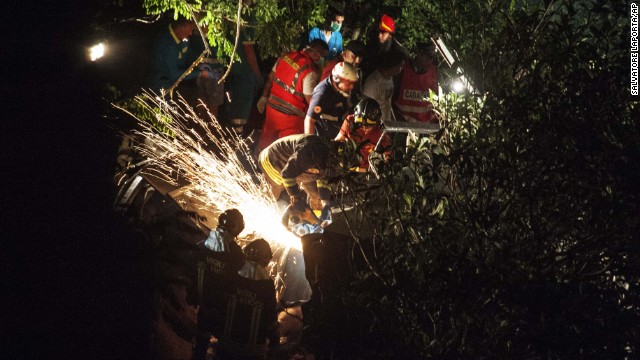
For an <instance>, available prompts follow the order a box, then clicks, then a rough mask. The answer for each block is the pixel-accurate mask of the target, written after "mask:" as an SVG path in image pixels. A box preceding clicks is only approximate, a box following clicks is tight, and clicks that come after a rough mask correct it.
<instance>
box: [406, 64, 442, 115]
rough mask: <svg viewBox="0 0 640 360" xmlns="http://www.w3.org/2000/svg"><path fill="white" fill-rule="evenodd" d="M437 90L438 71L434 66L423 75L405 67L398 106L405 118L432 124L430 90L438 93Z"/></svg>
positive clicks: (411, 67)
mask: <svg viewBox="0 0 640 360" xmlns="http://www.w3.org/2000/svg"><path fill="white" fill-rule="evenodd" d="M437 89H438V80H437V70H436V67H435V66H434V65H430V66H429V69H428V70H427V71H426V72H424V73H422V74H418V73H416V72H415V71H414V69H413V66H405V67H404V70H403V71H402V79H401V80H400V91H399V93H398V99H397V100H396V106H397V107H398V109H400V112H401V113H402V115H403V116H404V117H405V118H406V117H412V118H414V119H415V120H417V121H420V122H430V121H431V120H432V117H433V113H432V112H431V111H429V105H431V103H430V102H429V90H433V91H434V92H437Z"/></svg>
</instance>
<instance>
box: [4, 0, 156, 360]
mask: <svg viewBox="0 0 640 360" xmlns="http://www.w3.org/2000/svg"><path fill="white" fill-rule="evenodd" d="M91 3H92V2H91V1H88V2H87V1H83V2H80V1H79V2H77V3H75V2H74V3H71V2H68V3H66V2H56V3H55V5H49V6H47V5H43V4H41V3H38V4H39V5H38V6H36V5H35V4H36V3H33V4H32V5H30V6H32V7H31V8H22V9H21V8H13V9H12V12H11V13H8V12H6V11H5V14H4V15H9V16H11V17H12V19H10V20H9V21H3V23H2V25H1V26H2V30H3V31H2V33H3V37H2V39H1V40H0V49H1V51H0V64H2V66H0V75H1V78H2V80H1V81H0V91H1V98H2V104H3V106H2V113H3V121H2V124H3V131H2V133H3V135H4V136H3V138H6V139H5V140H4V141H3V144H4V146H5V150H4V154H5V157H6V158H5V161H3V165H2V173H3V180H4V181H3V182H2V183H3V184H4V185H3V186H2V188H3V196H2V199H3V200H4V201H3V207H2V209H3V210H2V215H3V216H2V218H3V220H4V221H3V224H4V227H3V228H4V229H5V231H4V234H3V235H2V237H3V240H2V242H1V243H2V251H1V252H0V256H1V258H0V263H1V264H2V266H3V268H2V270H1V271H2V274H3V275H2V288H3V290H4V296H2V299H3V303H2V306H1V308H2V310H4V311H5V312H6V316H3V320H2V323H3V325H4V326H3V327H2V330H1V331H2V332H0V337H1V338H2V339H3V350H2V356H1V357H3V358H14V359H21V358H38V359H39V358H48V359H61V358H64V359H75V358H84V359H100V358H105V359H107V358H109V359H128V358H136V357H137V354H138V353H137V352H138V351H140V349H141V348H142V346H143V345H142V344H144V342H145V339H144V338H142V336H143V335H144V334H145V332H144V331H143V328H142V326H143V324H144V322H143V315H142V314H143V309H144V307H145V306H146V305H148V304H147V303H146V302H145V301H146V298H144V297H143V295H144V292H143V291H142V290H141V287H140V283H139V282H138V280H137V279H136V278H135V276H134V271H133V268H132V266H133V252H132V251H131V250H132V248H131V243H130V242H128V241H127V240H128V238H127V235H126V234H124V233H123V232H122V230H121V229H120V227H119V226H117V224H116V222H115V221H114V219H113V218H112V215H111V211H110V203H111V192H112V186H111V176H112V172H113V162H114V160H115V151H116V146H117V140H116V138H115V136H114V130H113V129H112V127H110V126H109V125H108V124H107V122H106V121H105V120H104V119H103V118H102V117H101V115H102V114H103V113H104V109H105V103H104V102H103V101H101V100H100V91H99V90H100V86H101V85H102V79H101V78H100V77H99V76H98V75H97V74H96V72H95V71H94V69H93V68H92V67H91V65H90V64H88V63H86V62H85V61H84V59H83V58H82V54H83V51H84V48H83V47H82V46H81V44H82V43H83V42H84V41H85V38H86V37H87V34H88V33H89V29H90V27H89V25H90V22H91V20H92V16H93V14H95V11H96V10H97V9H96V7H95V5H90V4H91ZM92 6H93V7H92ZM7 158H8V159H7Z"/></svg>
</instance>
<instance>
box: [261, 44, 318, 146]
mask: <svg viewBox="0 0 640 360" xmlns="http://www.w3.org/2000/svg"><path fill="white" fill-rule="evenodd" d="M327 51H328V47H327V43H325V42H324V41H322V40H317V39H316V40H314V41H312V42H311V44H309V46H308V47H306V48H305V49H304V50H302V51H291V52H289V53H287V54H285V55H284V56H282V57H281V58H280V59H278V61H276V63H275V65H274V66H273V69H272V70H271V73H270V74H269V78H268V79H267V81H266V82H265V85H264V88H263V90H262V97H260V99H259V100H258V103H257V105H256V106H257V108H258V111H260V113H263V112H264V111H265V108H266V115H265V121H264V126H263V128H262V134H261V135H260V139H259V140H258V146H257V151H258V152H260V151H261V150H262V149H264V148H266V147H267V146H269V144H271V143H272V142H274V141H275V140H277V139H280V138H282V137H285V136H287V135H293V134H302V133H304V116H305V114H306V112H307V107H308V105H309V101H310V100H311V95H312V94H313V89H314V88H315V86H316V85H317V84H318V79H319V78H320V73H321V69H320V68H319V64H321V62H322V58H323V56H325V55H326V54H327Z"/></svg>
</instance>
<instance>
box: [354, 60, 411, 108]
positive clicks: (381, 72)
mask: <svg viewBox="0 0 640 360" xmlns="http://www.w3.org/2000/svg"><path fill="white" fill-rule="evenodd" d="M403 66H404V57H403V56H402V54H400V53H398V52H390V53H389V54H387V56H385V57H384V58H383V59H381V60H380V63H379V64H378V69H376V71H374V72H373V73H371V75H369V77H368V78H367V80H366V81H365V82H364V86H363V87H362V94H363V95H365V96H367V97H370V98H372V99H375V100H376V101H377V102H378V104H379V105H380V109H382V121H389V120H391V121H393V120H395V115H394V113H393V109H392V107H393V103H392V97H393V88H394V84H393V78H394V77H395V76H398V75H400V73H401V72H402V67H403Z"/></svg>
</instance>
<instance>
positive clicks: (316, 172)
mask: <svg viewBox="0 0 640 360" xmlns="http://www.w3.org/2000/svg"><path fill="white" fill-rule="evenodd" d="M307 172H308V173H312V174H320V170H318V169H315V168H309V169H307Z"/></svg>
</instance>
